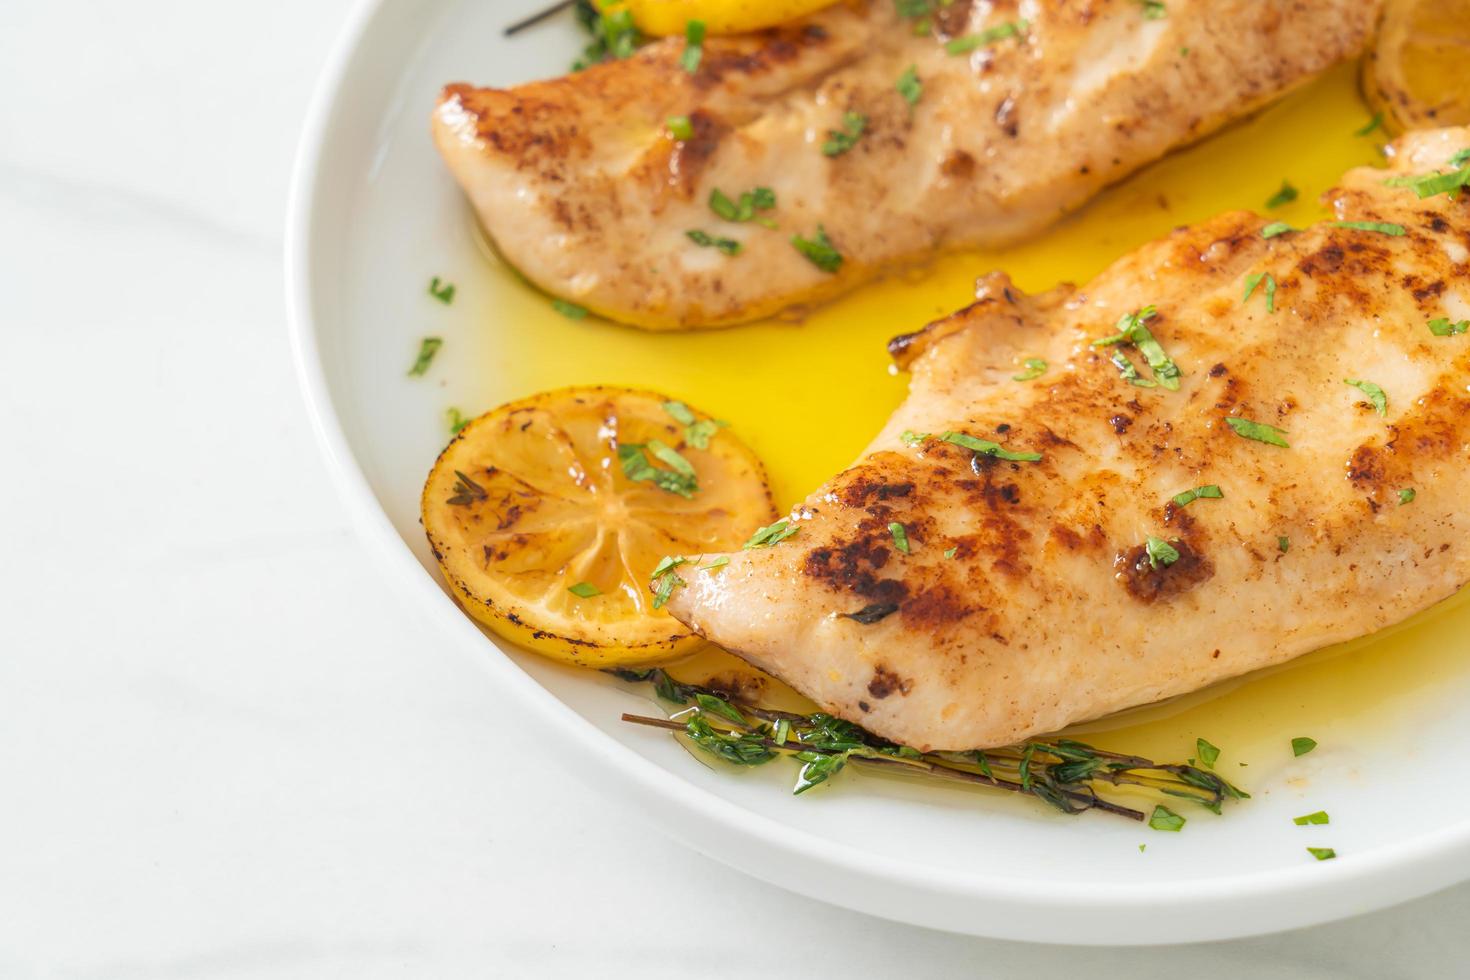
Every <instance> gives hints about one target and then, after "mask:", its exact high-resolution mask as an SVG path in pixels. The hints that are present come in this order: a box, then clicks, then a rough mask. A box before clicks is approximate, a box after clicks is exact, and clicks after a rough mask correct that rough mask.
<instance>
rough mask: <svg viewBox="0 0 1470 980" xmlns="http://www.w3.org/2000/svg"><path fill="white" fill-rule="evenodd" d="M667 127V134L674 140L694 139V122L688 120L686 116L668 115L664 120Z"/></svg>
mask: <svg viewBox="0 0 1470 980" xmlns="http://www.w3.org/2000/svg"><path fill="white" fill-rule="evenodd" d="M664 124H665V125H666V126H668V128H669V135H670V136H672V137H673V138H674V139H676V140H681V141H682V140H692V139H694V123H692V122H690V121H689V117H688V116H670V117H669V118H668V119H666V120H665V121H664Z"/></svg>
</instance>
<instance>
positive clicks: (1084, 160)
mask: <svg viewBox="0 0 1470 980" xmlns="http://www.w3.org/2000/svg"><path fill="white" fill-rule="evenodd" d="M1377 7H1378V2H1377V0H1295V2H1271V3H1262V2H1260V0H1170V2H1169V16H1168V17H1167V18H1164V19H1160V20H1148V19H1145V18H1144V17H1143V15H1142V12H1141V8H1140V5H1139V4H1138V2H1137V0H1083V2H1078V0H1027V2H1026V3H1024V4H1022V3H1020V2H1019V0H987V2H983V3H982V2H978V0H975V2H969V3H967V2H966V0H958V2H956V3H955V4H953V5H951V6H949V7H946V8H944V10H945V16H944V17H943V18H941V19H940V25H939V33H938V36H924V37H916V36H915V35H914V32H913V27H912V22H908V21H903V20H901V19H900V18H899V17H898V15H897V13H896V6H895V4H893V3H892V2H891V0H875V2H872V3H868V2H864V0H853V2H849V3H846V4H843V5H839V6H837V7H834V8H831V9H829V10H827V11H824V12H823V13H821V14H818V15H816V16H814V17H812V18H810V19H808V20H807V21H805V22H801V23H798V24H795V25H791V26H788V27H783V28H781V29H778V30H771V31H765V32H761V33H758V34H752V35H746V36H740V37H731V38H711V39H709V40H708V41H707V42H706V44H705V54H704V58H703V60H702V62H701V64H700V67H699V70H698V71H697V72H696V73H694V74H692V75H691V74H690V73H689V72H687V71H685V70H684V69H683V68H682V67H681V66H680V64H679V58H680V54H681V53H682V50H683V43H684V42H683V40H682V39H679V38H674V39H668V40H664V41H661V42H659V43H656V44H652V45H650V46H648V47H646V48H644V49H643V50H641V51H640V52H638V53H637V54H636V55H634V56H633V57H631V58H628V59H626V60H624V61H619V62H614V63H610V64H605V65H600V66H597V67H594V68H591V69H589V70H587V71H584V72H580V73H578V74H575V75H571V76H567V77H565V78H559V79H555V80H552V81H547V82H536V83H532V84H529V85H521V86H518V87H516V88H513V89H506V90H497V89H477V88H473V87H471V86H468V85H459V84H457V85H450V86H447V87H446V88H445V89H444V93H443V95H442V96H441V98H440V101H439V105H438V107H437V108H436V110H435V112H434V117H433V130H434V138H435V140H436V142H437V144H438V146H439V149H440V151H441V153H442V154H443V155H444V159H445V161H446V162H447V163H448V165H449V167H450V170H451V171H452V172H453V173H454V175H455V176H456V177H457V178H458V180H459V182H460V184H461V185H462V186H463V187H464V188H465V191H466V192H467V193H468V194H469V196H470V199H471V201H472V202H473V204H474V206H475V209H476V211H477V212H478V214H479V216H480V219H481V221H482V223H483V224H484V226H485V228H486V229H487V230H488V231H489V233H490V235H491V237H492V238H493V239H494V240H495V242H496V243H497V245H498V246H499V248H500V250H501V251H502V253H503V254H504V255H505V256H506V258H507V259H508V260H509V261H510V262H512V263H513V264H514V265H516V266H517V267H518V268H519V269H520V270H521V271H522V272H524V273H525V274H526V275H527V276H528V277H529V278H530V279H532V280H533V281H534V282H536V283H537V284H539V285H540V286H542V287H543V288H545V289H547V290H549V291H550V292H553V293H555V294H557V295H559V296H564V297H566V298H568V299H571V300H574V301H576V302H578V303H581V304H583V305H585V306H588V307H590V308H592V309H593V310H595V311H597V312H599V313H602V314H604V315H606V316H608V317H610V318H612V319H615V320H620V321H623V322H627V323H633V324H638V325H640V326H645V327H653V328H678V327H698V326H716V325H721V324H728V323H735V322H740V321H744V320H751V319H756V318H759V317H764V316H768V315H771V314H774V313H777V312H780V311H782V310H784V309H786V308H788V307H791V306H793V305H796V304H802V303H810V302H812V301H815V300H818V299H821V298H823V297H825V296H829V295H832V294H834V293H836V292H839V291H841V290H844V289H847V288H849V287H851V286H852V285H854V284H856V283H858V282H860V281H863V280H865V279H867V278H870V277H871V276H873V275H875V274H877V273H879V272H881V271H883V270H885V269H888V268H891V267H894V266H896V265H901V264H904V263H910V262H913V261H916V260H921V259H924V258H927V257H929V256H931V255H933V254H934V253H935V252H937V251H942V250H946V249H954V248H963V247H971V246H977V245H998V244H1003V243H1007V242H1012V241H1015V240H1017V239H1020V238H1024V237H1027V236H1029V235H1031V234H1033V233H1035V232H1036V231H1038V230H1039V229H1041V228H1043V227H1045V226H1046V225H1048V224H1049V223H1051V222H1052V221H1054V220H1055V219H1056V218H1057V217H1059V216H1060V215H1062V214H1064V213H1065V212H1067V211H1069V210H1071V209H1073V208H1075V207H1077V206H1078V205H1079V204H1081V203H1082V202H1083V201H1085V200H1086V199H1087V198H1088V197H1089V196H1090V195H1092V194H1093V193H1095V192H1096V191H1097V190H1098V189H1099V188H1101V187H1103V186H1105V185H1106V184H1108V183H1110V182H1112V181H1116V180H1118V179H1119V178H1121V177H1123V176H1124V175H1126V174H1128V173H1129V172H1131V171H1133V170H1135V169H1136V168H1138V167H1139V166H1141V165H1143V164H1145V163H1147V162H1149V161H1151V160H1154V159H1157V158H1158V157H1160V156H1162V155H1163V154H1164V153H1166V152H1168V151H1169V150H1170V149H1171V148H1174V147H1177V146H1179V145H1181V144H1184V143H1188V142H1190V141H1192V140H1195V139H1197V138H1199V137H1200V136H1202V135H1203V134H1205V133H1207V132H1209V131H1210V130H1212V129H1214V128H1215V127H1217V126H1219V125H1221V124H1222V123H1224V122H1226V121H1228V120H1230V119H1235V118H1239V117H1240V116H1242V115H1244V114H1245V113H1248V112H1250V111H1252V110H1253V109H1255V108H1256V107H1258V106H1260V105H1261V104H1263V103H1265V102H1266V101H1268V100H1270V99H1272V98H1274V97H1276V96H1278V95H1280V94H1281V93H1283V92H1285V91H1286V90H1288V89H1290V88H1291V87H1292V86H1294V85H1296V84H1298V83H1299V82H1302V81H1304V80H1306V79H1308V78H1310V77H1311V76H1312V75H1314V74H1315V73H1317V72H1319V71H1321V70H1322V69H1324V68H1326V67H1328V66H1329V65H1331V64H1333V63H1334V62H1337V61H1340V60H1342V59H1343V58H1346V57H1349V56H1351V55H1352V54H1354V53H1356V52H1357V51H1358V49H1359V48H1360V47H1361V45H1362V44H1363V42H1364V39H1365V38H1366V37H1367V35H1368V33H1369V30H1370V28H1371V25H1372V22H1373V19H1374V15H1375V13H1376V11H1377ZM1021 16H1025V17H1027V18H1029V19H1030V24H1029V26H1028V27H1027V29H1026V32H1025V34H1024V36H1023V37H1022V38H1020V39H1016V38H1008V39H1002V40H999V41H996V42H995V43H992V44H989V45H986V46H983V47H980V48H978V49H976V50H974V51H972V52H970V53H968V54H964V55H952V54H950V53H948V52H947V51H946V50H945V47H944V41H945V40H946V39H947V38H948V37H950V36H951V35H952V36H960V35H965V34H973V33H976V32H978V31H980V30H982V29H984V28H986V27H991V26H994V25H996V24H1000V23H1004V22H1009V21H1014V20H1016V19H1017V18H1019V17H1021ZM910 66H913V67H914V69H915V72H916V74H917V76H918V77H919V79H920V80H921V82H922V85H923V95H922V98H920V99H919V101H918V103H917V104H916V105H914V106H913V107H910V106H909V105H908V103H907V102H906V101H905V100H904V99H903V98H902V97H901V96H900V95H899V93H898V92H897V90H896V86H895V83H896V82H897V80H898V78H899V76H900V75H901V74H902V73H903V72H904V71H905V69H907V68H908V67H910ZM847 112H856V113H860V114H862V115H863V116H865V117H866V119H867V124H866V130H865V132H864V134H863V136H862V137H861V139H859V140H858V142H857V143H856V145H855V146H854V147H853V148H852V149H851V150H850V151H848V152H846V153H844V154H841V155H839V156H833V157H828V156H825V155H823V153H822V150H821V146H822V144H823V143H824V142H825V140H826V139H827V134H828V132H829V131H830V130H835V129H840V128H842V119H843V115H844V113H847ZM670 116H688V117H689V118H690V120H691V123H692V126H693V129H694V135H693V137H692V138H691V139H689V140H685V141H676V140H674V139H673V138H672V137H670V136H669V134H668V132H667V127H666V122H667V120H668V118H669V117H670ZM758 186H762V187H770V188H772V189H774V190H775V191H776V193H777V198H778V206H777V208H776V209H775V211H774V212H772V217H774V219H775V220H776V222H777V225H778V227H777V228H775V229H771V228H766V227H762V226H761V225H759V224H752V223H742V224H736V223H730V222H725V221H721V220H719V219H718V218H717V217H716V216H715V215H714V214H713V213H711V212H710V210H709V208H708V206H707V201H708V199H709V195H710V192H711V191H712V190H713V189H715V188H719V189H721V190H723V191H724V192H725V193H726V194H728V195H729V196H731V197H732V198H738V196H739V194H740V193H742V192H744V191H749V190H751V189H753V188H755V187H758ZM819 225H821V226H822V227H824V228H825V229H826V231H827V234H828V235H829V237H830V239H831V240H832V242H833V243H834V244H835V245H836V247H837V248H838V250H839V251H840V252H841V253H842V255H843V256H844V258H845V261H844V263H843V265H842V268H841V270H840V272H838V273H837V274H835V275H834V274H829V273H826V272H823V271H821V270H819V269H818V268H817V267H815V266H814V265H812V264H811V263H809V262H807V261H805V260H804V259H803V258H802V257H801V256H800V255H799V254H798V253H797V252H796V251H795V250H793V248H792V246H791V243H790V238H791V236H792V235H794V234H800V235H803V236H807V237H810V236H812V235H813V234H814V233H815V232H816V229H817V227H818V226H819ZM691 229H697V230H702V231H705V232H707V233H709V234H711V235H715V236H718V237H726V238H732V239H735V240H737V241H739V242H741V244H742V246H743V252H742V254H740V255H738V256H734V257H731V256H727V255H724V254H722V253H720V252H718V251H716V250H714V249H709V248H700V247H699V246H697V245H695V244H694V243H693V242H691V241H690V240H689V239H688V238H687V237H686V234H685V233H686V232H687V231H689V230H691Z"/></svg>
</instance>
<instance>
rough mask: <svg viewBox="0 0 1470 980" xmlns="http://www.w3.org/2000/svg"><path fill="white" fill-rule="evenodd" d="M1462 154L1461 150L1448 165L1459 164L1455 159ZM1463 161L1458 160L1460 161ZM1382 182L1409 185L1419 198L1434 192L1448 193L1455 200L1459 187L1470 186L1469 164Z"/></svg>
mask: <svg viewBox="0 0 1470 980" xmlns="http://www.w3.org/2000/svg"><path fill="white" fill-rule="evenodd" d="M1462 155H1463V151H1462V153H1461V154H1457V155H1456V158H1455V160H1451V161H1450V166H1452V167H1456V166H1459V163H1457V162H1456V161H1457V160H1460V156H1462ZM1463 162H1464V161H1462V160H1460V163H1463ZM1384 183H1386V184H1388V185H1389V186H1390V187H1411V188H1413V190H1414V193H1415V194H1417V195H1418V196H1419V199H1420V200H1423V199H1424V198H1426V197H1434V196H1435V195H1436V194H1448V195H1450V199H1451V200H1456V199H1458V196H1459V192H1460V189H1461V188H1464V187H1470V166H1464V167H1460V169H1458V170H1451V171H1450V172H1449V173H1441V172H1439V171H1435V172H1434V173H1432V174H1424V175H1423V176H1419V177H1393V178H1390V179H1389V180H1386V181H1384Z"/></svg>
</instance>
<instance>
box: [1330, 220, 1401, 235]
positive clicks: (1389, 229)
mask: <svg viewBox="0 0 1470 980" xmlns="http://www.w3.org/2000/svg"><path fill="white" fill-rule="evenodd" d="M1333 225H1335V226H1336V227H1338V228H1347V229H1349V230H1351V231H1376V232H1378V233H1379V234H1380V235H1393V236H1395V237H1397V236H1399V235H1402V234H1404V226H1403V225H1396V224H1393V223H1392V222H1388V221H1334V222H1333Z"/></svg>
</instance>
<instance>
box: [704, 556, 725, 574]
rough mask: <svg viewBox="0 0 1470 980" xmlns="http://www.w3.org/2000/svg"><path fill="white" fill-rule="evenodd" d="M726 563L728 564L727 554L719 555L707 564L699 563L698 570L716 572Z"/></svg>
mask: <svg viewBox="0 0 1470 980" xmlns="http://www.w3.org/2000/svg"><path fill="white" fill-rule="evenodd" d="M728 564H730V556H729V555H721V556H720V557H718V558H716V559H715V560H714V561H712V562H710V563H709V564H708V565H700V566H699V569H698V571H701V572H718V571H719V570H720V569H722V568H724V567H725V566H726V565H728Z"/></svg>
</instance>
